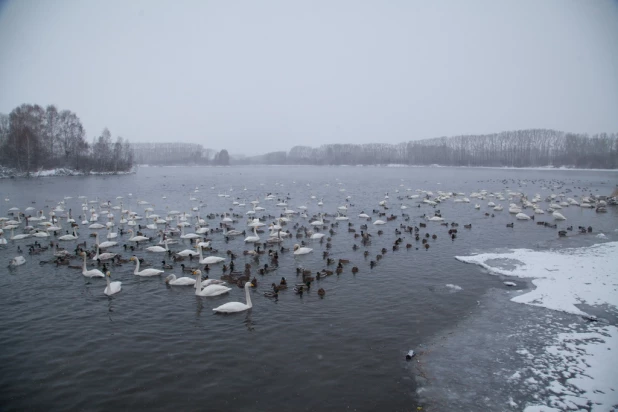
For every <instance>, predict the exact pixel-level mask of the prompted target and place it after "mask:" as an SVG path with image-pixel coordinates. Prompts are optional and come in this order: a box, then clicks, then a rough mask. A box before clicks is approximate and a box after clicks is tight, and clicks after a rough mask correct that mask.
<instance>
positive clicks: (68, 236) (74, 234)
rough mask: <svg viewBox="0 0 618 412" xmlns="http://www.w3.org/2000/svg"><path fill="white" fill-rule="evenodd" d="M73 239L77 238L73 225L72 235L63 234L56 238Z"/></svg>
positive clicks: (75, 228) (75, 227)
mask: <svg viewBox="0 0 618 412" xmlns="http://www.w3.org/2000/svg"><path fill="white" fill-rule="evenodd" d="M75 239H77V226H73V234H72V235H64V236H60V237H59V238H58V240H75Z"/></svg>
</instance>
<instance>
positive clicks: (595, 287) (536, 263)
mask: <svg viewBox="0 0 618 412" xmlns="http://www.w3.org/2000/svg"><path fill="white" fill-rule="evenodd" d="M456 259H457V260H459V261H461V262H466V263H474V264H477V265H479V266H481V267H483V268H485V269H487V270H488V271H489V272H490V273H492V274H496V275H501V276H516V277H521V278H533V279H534V280H533V281H532V283H533V284H534V285H535V286H536V289H534V290H532V291H529V292H527V293H522V294H520V295H518V296H516V297H514V298H512V299H511V300H512V301H514V302H519V303H525V304H528V305H534V306H541V307H545V308H548V309H553V310H557V311H561V312H566V313H570V314H575V315H585V316H589V318H588V319H595V320H596V319H597V318H596V317H593V316H590V315H588V314H587V313H586V312H584V311H583V310H581V309H579V308H578V307H577V306H576V305H578V304H582V303H585V304H588V305H591V306H600V305H606V306H608V307H609V310H608V311H611V312H616V311H617V310H618V290H617V289H618V270H616V266H617V263H618V242H608V243H601V244H597V245H593V246H588V247H581V248H570V249H561V250H548V251H535V250H529V249H515V250H510V251H509V252H501V253H484V254H479V255H474V256H459V257H456ZM504 283H505V284H506V283H507V282H504ZM578 325H579V326H578ZM539 327H540V328H543V326H542V325H540V326H539ZM563 330H565V332H560V333H553V334H551V335H550V336H545V337H543V338H542V339H544V345H542V346H541V347H540V349H539V350H537V351H534V353H532V352H530V351H529V350H528V349H526V348H520V349H517V350H516V351H515V353H516V354H517V355H519V357H520V359H523V360H524V361H525V362H526V364H527V365H528V366H527V367H525V368H523V369H521V370H516V371H515V372H514V373H512V372H511V373H510V374H509V375H506V376H504V379H505V380H506V381H507V382H509V383H511V384H513V383H515V382H518V381H521V382H523V383H524V385H526V386H527V387H528V390H529V391H532V393H536V395H535V396H534V399H533V400H532V401H531V402H527V405H526V406H525V408H524V409H523V410H524V412H554V411H563V410H589V411H592V412H596V411H611V410H614V409H613V408H614V407H615V406H616V405H618V370H617V369H616V365H618V328H617V327H616V326H613V325H610V324H607V323H604V322H602V320H597V321H595V322H588V323H583V326H582V323H581V320H580V321H579V323H575V322H574V323H572V324H570V325H568V326H567V327H566V328H565V329H563ZM522 373H525V378H524V377H523V376H522ZM508 404H509V405H510V406H512V407H515V406H516V405H513V404H514V402H513V399H512V398H510V399H509V402H508Z"/></svg>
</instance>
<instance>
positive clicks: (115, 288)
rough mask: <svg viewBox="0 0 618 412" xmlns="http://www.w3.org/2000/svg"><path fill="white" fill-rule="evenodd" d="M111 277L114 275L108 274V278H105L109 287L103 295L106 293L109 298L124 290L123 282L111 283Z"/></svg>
mask: <svg viewBox="0 0 618 412" xmlns="http://www.w3.org/2000/svg"><path fill="white" fill-rule="evenodd" d="M111 276H112V274H111V273H109V272H107V276H106V277H105V279H106V280H107V287H106V288H105V290H104V291H103V293H105V294H106V295H107V296H111V295H114V294H116V293H118V292H120V289H122V282H118V281H116V282H111V281H110V280H109V279H110V277H111Z"/></svg>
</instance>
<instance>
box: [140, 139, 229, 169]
mask: <svg viewBox="0 0 618 412" xmlns="http://www.w3.org/2000/svg"><path fill="white" fill-rule="evenodd" d="M133 152H134V154H135V161H136V162H137V163H138V164H147V165H160V166H164V165H214V166H228V165H229V164H230V155H229V153H228V151H227V150H225V149H223V150H221V151H220V152H217V151H216V150H213V149H205V148H204V147H203V146H202V145H201V144H197V143H134V144H133Z"/></svg>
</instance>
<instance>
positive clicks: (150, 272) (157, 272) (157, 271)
mask: <svg viewBox="0 0 618 412" xmlns="http://www.w3.org/2000/svg"><path fill="white" fill-rule="evenodd" d="M129 260H131V261H134V262H135V270H134V271H133V274H134V275H137V276H157V275H160V274H161V273H163V271H162V270H160V269H144V270H142V271H141V272H140V270H139V259H138V258H137V257H135V256H131V259H129Z"/></svg>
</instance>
